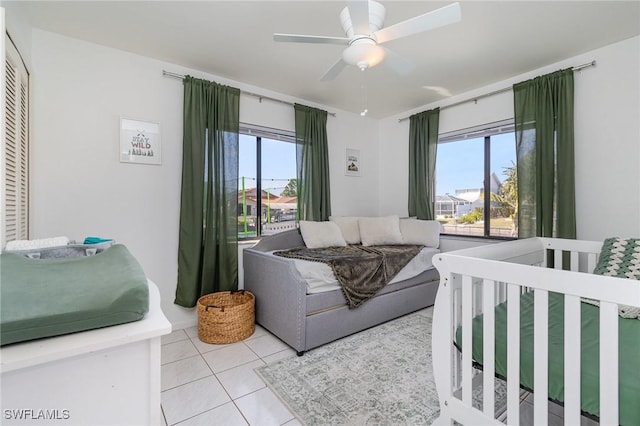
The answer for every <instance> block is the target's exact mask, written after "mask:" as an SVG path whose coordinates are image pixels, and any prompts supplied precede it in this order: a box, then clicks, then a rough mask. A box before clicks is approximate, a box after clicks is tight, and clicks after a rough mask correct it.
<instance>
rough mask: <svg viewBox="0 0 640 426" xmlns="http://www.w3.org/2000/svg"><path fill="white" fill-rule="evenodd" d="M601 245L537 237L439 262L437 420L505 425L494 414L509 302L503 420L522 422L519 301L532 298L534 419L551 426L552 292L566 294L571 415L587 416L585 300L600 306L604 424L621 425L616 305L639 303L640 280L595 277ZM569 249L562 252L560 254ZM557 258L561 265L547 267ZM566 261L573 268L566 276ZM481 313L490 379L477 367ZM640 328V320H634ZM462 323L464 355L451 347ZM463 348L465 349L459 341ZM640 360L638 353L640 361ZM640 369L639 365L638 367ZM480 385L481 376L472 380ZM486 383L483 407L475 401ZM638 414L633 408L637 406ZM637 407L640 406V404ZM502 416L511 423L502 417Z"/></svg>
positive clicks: (567, 413)
mask: <svg viewBox="0 0 640 426" xmlns="http://www.w3.org/2000/svg"><path fill="white" fill-rule="evenodd" d="M601 248H602V243H601V242H593V241H579V240H564V239H554V238H531V239H523V240H518V241H511V242H505V243H499V244H493V245H485V246H481V247H475V248H471V249H466V250H459V251H454V252H448V253H442V254H439V255H436V256H435V257H434V265H435V266H436V268H437V269H438V271H439V272H440V277H441V282H440V287H439V289H438V295H437V297H436V303H435V308H434V319H433V334H432V335H433V341H432V345H433V369H434V375H435V382H436V388H437V391H438V395H439V399H440V417H439V419H438V420H437V421H436V424H446V425H450V424H453V421H456V422H458V423H461V424H464V425H479V424H482V425H490V424H494V425H501V424H503V423H502V422H501V421H499V420H497V418H496V416H497V413H496V411H495V406H494V402H495V387H494V374H495V370H494V360H495V355H496V354H495V348H494V330H495V329H494V326H495V310H494V307H495V306H496V305H498V304H499V303H501V302H503V301H505V300H506V301H507V305H508V308H507V313H506V319H507V324H506V339H507V341H508V342H509V344H508V345H507V347H506V376H507V380H506V394H507V397H506V420H505V421H506V423H507V424H509V425H517V424H519V421H520V416H519V410H520V390H521V383H520V378H521V376H520V374H521V373H520V349H521V348H520V303H519V300H520V297H521V295H523V294H524V293H526V292H531V291H532V292H534V293H533V300H534V303H533V320H534V321H533V323H534V333H533V343H534V344H533V348H534V349H533V384H534V385H533V389H534V392H533V415H534V424H536V425H544V424H547V423H548V393H547V389H548V380H549V379H548V371H549V370H548V367H549V366H548V359H547V358H548V355H547V354H548V309H547V308H548V300H549V292H555V293H562V294H564V366H571V368H565V369H564V419H565V424H567V425H579V424H580V419H581V383H580V380H581V370H580V362H581V353H580V351H581V349H580V345H581V343H580V342H581V340H580V339H581V336H580V333H581V319H580V316H581V299H580V298H581V297H584V298H589V299H594V300H598V301H600V312H599V318H600V328H599V334H600V337H599V338H600V345H599V359H600V361H599V366H600V370H599V371H600V373H599V380H600V387H599V406H600V412H599V421H600V423H601V424H604V425H617V424H619V423H620V421H619V410H618V407H619V405H618V397H619V395H618V367H619V366H618V355H619V354H618V348H619V346H618V325H619V323H618V319H619V318H618V306H617V304H626V305H631V306H640V281H637V280H628V279H621V278H612V277H605V276H600V275H594V274H591V272H592V271H593V270H594V267H595V265H596V263H597V259H598V254H599V253H600V250H601ZM563 251H564V252H565V255H564V256H563ZM549 256H552V258H553V259H554V268H553V269H551V268H548V267H546V266H547V259H548V258H549ZM563 257H564V260H565V263H566V261H567V260H568V259H570V261H569V262H568V265H566V267H565V268H564V269H569V270H563ZM480 313H482V314H483V323H482V334H483V336H484V338H483V343H482V350H483V357H484V362H483V373H482V375H479V374H478V370H476V369H474V367H473V360H472V354H471V350H470V349H471V348H472V338H473V336H472V332H471V330H472V321H473V318H474V317H475V316H476V315H478V314H480ZM635 321H637V322H638V324H639V325H640V321H638V320H635ZM459 327H461V338H460V339H461V350H459V349H458V348H456V347H455V346H454V339H455V338H456V330H458V328H459ZM458 346H460V345H458ZM636 359H638V360H640V354H638V357H637V358H636ZM638 368H640V361H638ZM474 379H475V380H474ZM478 386H481V391H482V401H483V403H482V405H481V409H478V408H474V406H473V404H472V398H473V392H474V387H475V391H476V392H478ZM634 409H635V408H634ZM637 409H638V410H640V401H639V403H638V408H637ZM501 420H504V419H503V418H501Z"/></svg>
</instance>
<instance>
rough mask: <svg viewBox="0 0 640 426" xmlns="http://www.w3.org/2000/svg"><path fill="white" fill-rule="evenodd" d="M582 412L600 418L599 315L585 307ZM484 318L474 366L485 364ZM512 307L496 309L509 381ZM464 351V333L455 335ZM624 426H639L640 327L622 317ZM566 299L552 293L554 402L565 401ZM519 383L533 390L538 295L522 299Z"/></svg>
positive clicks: (499, 362) (502, 368) (501, 362)
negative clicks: (509, 318)
mask: <svg viewBox="0 0 640 426" xmlns="http://www.w3.org/2000/svg"><path fill="white" fill-rule="evenodd" d="M581 305H582V306H581V308H582V309H581V319H582V327H581V339H582V348H581V355H582V356H581V361H580V362H581V369H582V373H581V381H580V383H581V384H580V386H581V408H582V411H584V412H586V413H589V414H592V415H595V416H598V415H599V413H600V396H599V387H600V378H599V374H600V372H599V370H600V367H599V360H600V355H599V347H600V346H599V341H600V337H599V330H600V328H599V327H600V309H599V308H598V307H596V306H593V305H590V304H587V303H581ZM482 318H483V317H482V315H479V316H477V317H475V318H474V319H473V360H474V361H476V362H478V363H479V364H482ZM506 318H507V303H506V302H505V303H501V304H500V305H498V306H496V316H495V325H496V330H495V341H496V346H495V358H496V364H495V371H496V374H497V375H500V376H502V377H507V349H506V348H507V346H506V345H507V320H506ZM456 345H457V346H458V347H461V346H462V333H461V329H460V328H458V330H457V332H456ZM619 345H620V347H619V359H618V366H619V376H620V379H619V383H620V386H619V404H620V424H621V425H640V321H638V320H637V319H629V318H621V317H619ZM563 347H564V295H562V294H558V293H549V398H551V399H553V400H556V401H564V349H563ZM520 383H521V385H522V386H523V387H525V388H527V389H530V390H533V391H534V392H535V389H533V292H530V293H525V294H524V295H522V297H521V298H520Z"/></svg>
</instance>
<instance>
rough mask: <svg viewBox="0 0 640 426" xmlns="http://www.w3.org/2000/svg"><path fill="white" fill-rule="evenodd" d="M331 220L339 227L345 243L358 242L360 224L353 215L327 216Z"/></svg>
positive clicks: (359, 240)
mask: <svg viewBox="0 0 640 426" xmlns="http://www.w3.org/2000/svg"><path fill="white" fill-rule="evenodd" d="M329 220H330V221H331V222H335V223H336V225H338V227H339V228H340V231H341V232H342V236H343V237H344V240H345V241H346V242H347V244H360V242H361V241H362V240H361V239H360V226H359V225H358V218H357V217H355V216H329Z"/></svg>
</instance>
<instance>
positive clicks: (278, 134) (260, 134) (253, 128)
mask: <svg viewBox="0 0 640 426" xmlns="http://www.w3.org/2000/svg"><path fill="white" fill-rule="evenodd" d="M238 133H239V134H241V135H245V136H252V137H255V138H256V209H255V210H256V211H255V217H256V218H257V220H256V235H255V236H247V237H241V236H240V235H238V241H241V242H243V241H255V240H259V239H261V238H262V220H261V218H262V202H261V200H262V198H261V195H262V139H263V138H264V139H270V140H275V141H281V142H287V143H293V144H295V143H296V135H295V132H293V131H288V130H281V129H274V128H271V127H266V126H259V125H256V124H250V123H243V122H241V123H240V129H239V132H238ZM239 160H240V159H239V158H238V161H239ZM240 178H241V176H238V179H240ZM296 178H297V176H296ZM237 217H240V215H239V214H238V215H236V218H237ZM295 221H296V226H297V225H298V218H297V216H296V219H295ZM238 234H239V233H238Z"/></svg>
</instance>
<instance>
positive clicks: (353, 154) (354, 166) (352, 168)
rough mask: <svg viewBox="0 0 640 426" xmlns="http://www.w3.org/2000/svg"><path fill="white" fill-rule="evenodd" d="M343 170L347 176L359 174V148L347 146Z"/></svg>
mask: <svg viewBox="0 0 640 426" xmlns="http://www.w3.org/2000/svg"><path fill="white" fill-rule="evenodd" d="M346 154H347V155H346V157H345V169H344V172H345V174H346V175H347V176H360V150H359V149H350V148H347V150H346Z"/></svg>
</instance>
